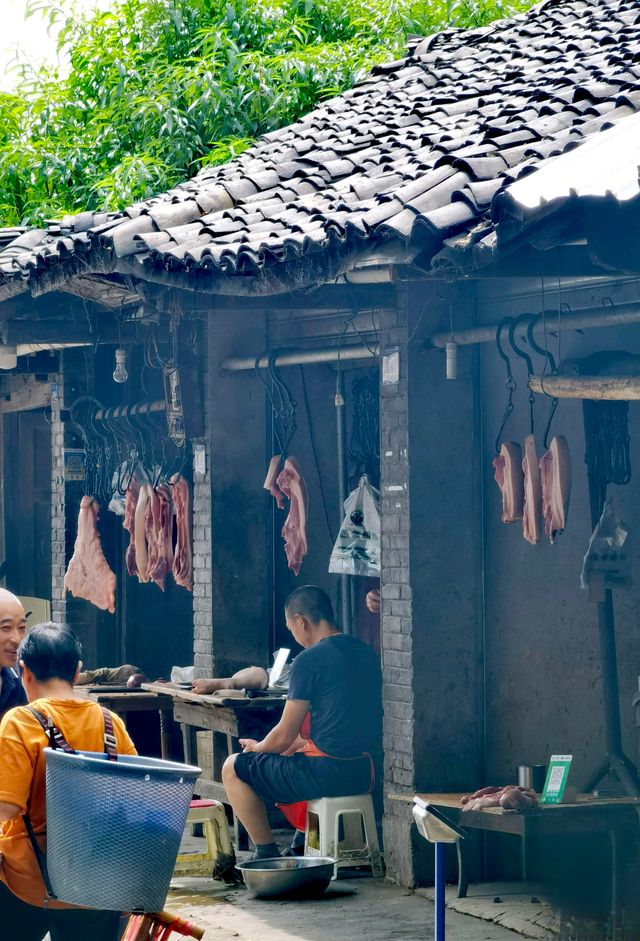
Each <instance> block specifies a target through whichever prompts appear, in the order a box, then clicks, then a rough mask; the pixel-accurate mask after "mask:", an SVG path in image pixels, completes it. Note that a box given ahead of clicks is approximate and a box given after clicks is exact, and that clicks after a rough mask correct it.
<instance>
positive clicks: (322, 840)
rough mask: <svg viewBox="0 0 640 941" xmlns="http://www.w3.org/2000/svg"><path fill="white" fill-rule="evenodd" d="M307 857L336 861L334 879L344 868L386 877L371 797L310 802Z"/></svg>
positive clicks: (305, 842) (335, 798)
mask: <svg viewBox="0 0 640 941" xmlns="http://www.w3.org/2000/svg"><path fill="white" fill-rule="evenodd" d="M304 854H305V856H330V857H331V858H333V859H335V861H336V865H335V869H334V872H333V878H334V879H335V878H336V876H337V875H338V869H339V868H341V867H343V866H370V867H371V874H372V875H373V876H383V875H384V866H383V863H382V856H381V854H380V846H379V844H378V831H377V829H376V818H375V814H374V812H373V800H372V799H371V794H355V795H353V796H350V797H323V798H320V799H318V800H311V801H309V802H308V805H307V827H306V832H305V838H304Z"/></svg>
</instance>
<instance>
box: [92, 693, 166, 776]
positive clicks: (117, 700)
mask: <svg viewBox="0 0 640 941" xmlns="http://www.w3.org/2000/svg"><path fill="white" fill-rule="evenodd" d="M74 690H75V692H76V693H77V694H78V695H79V696H84V697H85V698H86V699H92V700H93V702H97V703H99V705H101V706H104V707H105V709H109V710H110V711H111V712H115V714H116V715H118V716H120V718H121V719H122V721H123V722H124V723H125V725H126V723H127V715H128V713H130V712H156V713H157V714H158V722H159V724H160V754H161V755H162V757H163V758H166V759H168V758H169V757H170V748H169V727H168V721H167V720H169V719H171V712H172V709H173V699H172V698H171V696H169V695H167V693H166V692H165V691H164V690H162V691H161V690H160V688H159V687H154V690H153V691H150V690H143V689H142V688H141V687H140V688H134V689H127V688H126V687H122V686H75V687H74Z"/></svg>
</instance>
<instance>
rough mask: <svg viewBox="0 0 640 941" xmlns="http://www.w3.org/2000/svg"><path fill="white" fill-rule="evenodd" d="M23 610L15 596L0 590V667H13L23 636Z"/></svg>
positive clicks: (24, 629)
mask: <svg viewBox="0 0 640 941" xmlns="http://www.w3.org/2000/svg"><path fill="white" fill-rule="evenodd" d="M26 629H27V622H26V619H25V615H24V608H23V607H22V605H21V604H20V602H19V601H18V599H17V598H16V596H15V595H12V594H11V592H9V591H6V590H5V589H0V667H15V666H16V665H17V663H18V647H19V646H20V641H21V640H22V638H23V637H24V635H25V632H26Z"/></svg>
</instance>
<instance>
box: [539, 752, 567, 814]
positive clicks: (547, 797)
mask: <svg viewBox="0 0 640 941" xmlns="http://www.w3.org/2000/svg"><path fill="white" fill-rule="evenodd" d="M572 757H573V756H572V755H552V756H551V759H550V761H549V768H548V770H547V780H546V781H545V782H544V790H543V792H542V797H541V799H540V800H541V803H543V804H560V803H561V802H562V795H563V794H564V789H565V787H566V786H567V778H568V777H569V769H570V768H571V759H572Z"/></svg>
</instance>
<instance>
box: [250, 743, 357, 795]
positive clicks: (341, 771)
mask: <svg viewBox="0 0 640 941" xmlns="http://www.w3.org/2000/svg"><path fill="white" fill-rule="evenodd" d="M234 768H235V772H236V774H237V775H238V777H239V778H240V780H241V781H244V782H245V784H248V785H249V787H251V788H253V790H254V791H255V792H256V794H258V795H259V796H260V797H262V798H264V799H266V800H271V801H274V803H275V802H277V803H280V804H294V803H296V801H304V800H314V799H315V798H318V797H344V796H346V795H349V794H365V793H367V792H368V791H370V790H371V786H372V765H371V759H370V758H369V757H368V756H366V755H363V756H361V757H359V758H347V759H343V758H310V757H308V756H307V755H292V756H291V757H290V758H285V757H283V756H282V755H271V754H263V753H261V752H242V753H241V754H240V755H238V756H237V757H236V761H235V765H234Z"/></svg>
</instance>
